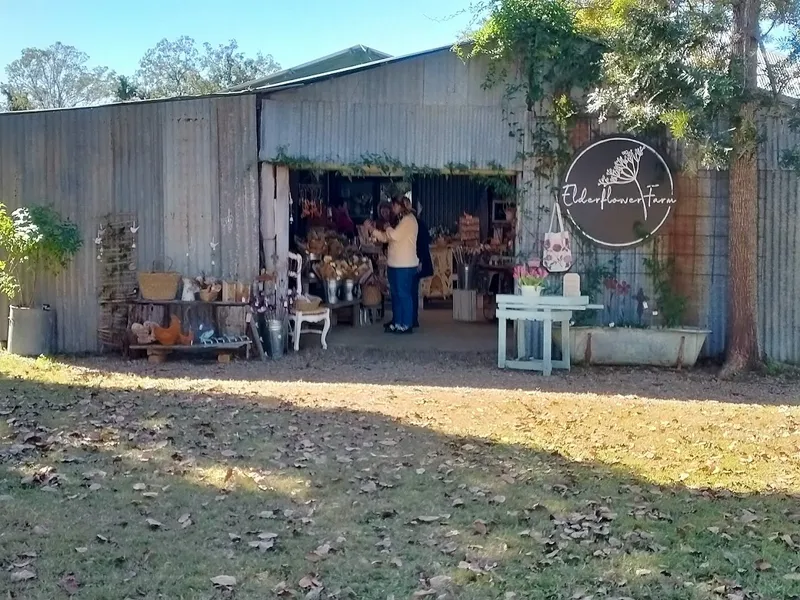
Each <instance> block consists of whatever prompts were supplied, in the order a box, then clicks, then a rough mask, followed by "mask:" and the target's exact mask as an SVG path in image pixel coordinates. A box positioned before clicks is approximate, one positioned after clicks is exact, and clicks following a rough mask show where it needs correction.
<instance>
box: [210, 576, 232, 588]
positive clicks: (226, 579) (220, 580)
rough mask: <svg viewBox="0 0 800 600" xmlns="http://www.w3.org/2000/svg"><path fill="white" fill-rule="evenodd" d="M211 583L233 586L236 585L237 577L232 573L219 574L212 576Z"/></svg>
mask: <svg viewBox="0 0 800 600" xmlns="http://www.w3.org/2000/svg"><path fill="white" fill-rule="evenodd" d="M211 583H213V584H214V585H218V586H220V587H233V586H235V585H236V577H231V576H230V575H217V576H216V577H212V578H211Z"/></svg>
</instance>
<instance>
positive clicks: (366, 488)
mask: <svg viewBox="0 0 800 600" xmlns="http://www.w3.org/2000/svg"><path fill="white" fill-rule="evenodd" d="M377 489H378V486H377V485H376V484H375V482H374V481H368V482H367V483H365V484H364V485H362V486H361V491H362V492H363V493H365V494H371V493H372V492H375V491H377Z"/></svg>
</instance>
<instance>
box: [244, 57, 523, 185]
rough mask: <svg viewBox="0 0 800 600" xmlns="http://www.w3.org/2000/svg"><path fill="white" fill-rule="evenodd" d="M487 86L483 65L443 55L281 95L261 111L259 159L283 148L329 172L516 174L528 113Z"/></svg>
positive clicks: (266, 102) (266, 158)
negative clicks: (367, 165)
mask: <svg viewBox="0 0 800 600" xmlns="http://www.w3.org/2000/svg"><path fill="white" fill-rule="evenodd" d="M485 79H486V64H485V63H484V62H482V61H477V60H475V61H469V62H468V63H467V64H466V66H465V64H464V63H463V62H462V61H461V59H459V58H458V57H457V56H456V55H455V54H453V53H452V52H441V53H435V54H431V55H427V56H423V57H419V58H417V59H412V60H408V61H404V62H400V63H396V64H390V65H386V66H385V67H379V68H375V69H371V70H367V71H363V72H359V73H353V74H350V75H345V76H342V77H338V78H335V79H330V80H325V81H320V82H317V83H314V84H311V85H308V86H305V87H302V88H296V89H290V90H284V91H280V92H275V93H273V94H271V95H269V96H268V97H267V98H265V99H264V100H263V104H262V112H261V146H260V149H259V158H260V159H261V160H263V161H270V160H273V159H274V158H275V157H276V155H277V153H278V150H279V149H280V148H283V149H284V150H285V151H286V152H287V153H288V154H290V155H292V156H303V157H306V158H308V159H311V160H313V161H314V162H318V163H326V164H338V165H342V164H351V163H354V162H359V161H360V159H361V157H362V156H363V155H365V154H377V155H388V156H390V157H392V158H395V159H398V160H400V161H401V162H402V163H403V164H406V165H412V164H413V165H417V166H419V167H431V168H445V167H446V166H447V165H448V164H452V163H461V164H465V165H474V166H476V167H478V168H484V169H485V168H488V167H490V166H491V165H493V164H497V165H501V166H503V167H505V168H507V169H512V168H513V167H514V165H515V162H516V159H517V155H518V152H519V150H520V149H521V148H520V144H519V142H518V141H517V139H515V138H514V137H512V136H510V135H509V128H510V127H509V122H514V121H515V120H517V117H515V116H514V115H515V113H517V112H519V114H520V115H521V114H524V111H522V110H521V109H520V108H519V106H518V101H514V102H512V103H511V104H509V102H507V101H505V100H504V98H503V90H504V86H503V85H498V86H496V87H495V88H493V89H490V90H486V89H484V88H483V83H484V81H485Z"/></svg>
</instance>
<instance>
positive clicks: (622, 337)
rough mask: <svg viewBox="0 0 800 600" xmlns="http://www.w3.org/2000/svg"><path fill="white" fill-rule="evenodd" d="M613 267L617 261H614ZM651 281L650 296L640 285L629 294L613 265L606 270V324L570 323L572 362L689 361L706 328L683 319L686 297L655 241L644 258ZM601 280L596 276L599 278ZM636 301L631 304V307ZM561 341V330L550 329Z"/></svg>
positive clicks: (677, 363) (674, 363)
mask: <svg viewBox="0 0 800 600" xmlns="http://www.w3.org/2000/svg"><path fill="white" fill-rule="evenodd" d="M612 267H614V270H615V268H616V265H615V264H612ZM644 270H645V274H646V275H647V276H648V278H649V279H650V281H651V283H652V296H653V298H652V300H651V298H650V297H648V296H646V295H645V293H644V290H643V289H641V288H640V289H639V290H638V292H637V293H636V294H635V295H632V294H631V292H632V289H631V287H630V285H629V284H628V283H627V282H625V281H622V280H620V279H617V277H616V276H614V274H613V272H612V269H609V268H608V267H600V268H598V269H596V272H597V273H602V274H603V275H604V277H603V279H602V280H601V282H602V287H603V288H604V290H605V296H604V298H603V304H604V305H605V307H606V308H605V310H604V311H603V315H604V317H605V319H604V320H605V323H604V325H588V326H585V325H583V324H581V325H582V326H578V327H571V328H570V341H569V343H570V353H571V359H572V362H574V363H575V364H580V363H585V364H601V365H651V366H662V367H670V366H672V367H680V366H689V367H690V366H693V365H694V364H695V363H696V362H697V358H698V357H699V355H700V351H701V349H702V347H703V344H704V343H705V341H706V338H707V337H708V334H709V333H710V331H708V330H707V329H700V328H696V327H686V326H684V325H683V322H684V321H683V319H684V314H685V312H686V305H687V298H686V297H685V296H683V295H682V294H680V293H678V291H677V290H676V289H675V287H674V285H673V283H672V282H673V279H674V274H675V273H674V272H675V261H674V259H673V258H668V259H662V258H659V256H658V243H657V241H655V240H654V242H653V251H652V253H651V255H650V256H649V257H646V258H645V259H644ZM598 283H599V282H598ZM634 306H635V309H634ZM553 339H554V340H555V342H556V344H557V345H558V346H561V344H562V343H563V340H561V332H560V331H553Z"/></svg>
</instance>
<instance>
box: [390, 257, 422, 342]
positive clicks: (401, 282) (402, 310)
mask: <svg viewBox="0 0 800 600" xmlns="http://www.w3.org/2000/svg"><path fill="white" fill-rule="evenodd" d="M388 275H389V289H390V290H391V293H392V323H394V324H395V326H396V327H404V328H411V326H412V325H413V322H414V282H415V279H416V276H417V268H416V267H408V268H397V267H389V269H388Z"/></svg>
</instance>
